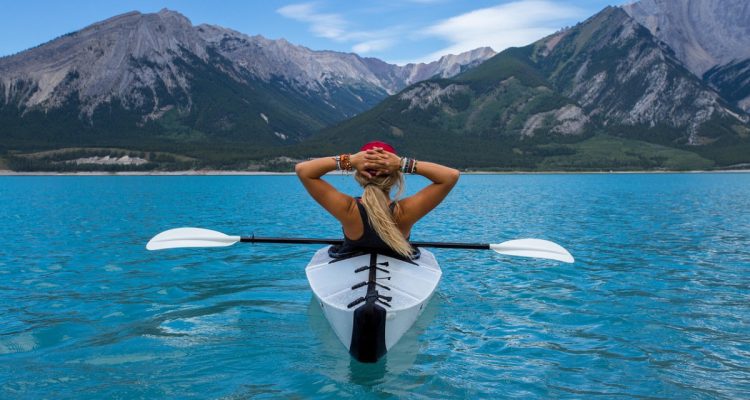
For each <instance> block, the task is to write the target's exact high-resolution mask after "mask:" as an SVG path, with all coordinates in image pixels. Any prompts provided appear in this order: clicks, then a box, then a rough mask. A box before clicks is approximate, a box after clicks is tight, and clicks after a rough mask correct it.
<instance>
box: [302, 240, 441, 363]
mask: <svg viewBox="0 0 750 400" xmlns="http://www.w3.org/2000/svg"><path fill="white" fill-rule="evenodd" d="M305 272H306V274H307V278H308V281H309V283H310V288H311V289H312V291H313V293H314V294H315V297H316V298H317V300H318V303H319V304H320V306H321V308H322V310H323V313H324V315H325V316H326V319H327V320H328V321H329V323H330V324H331V327H332V328H333V330H334V331H335V332H336V335H337V336H338V337H339V339H340V340H341V342H342V343H343V344H344V345H345V346H347V348H348V349H349V352H350V353H351V354H352V356H354V357H355V358H356V359H358V360H360V361H369V362H374V361H377V359H378V358H379V357H380V356H382V355H383V354H385V352H386V351H387V350H389V349H390V348H391V347H392V346H393V345H394V344H395V343H396V342H398V340H399V339H400V338H401V336H403V334H404V333H405V332H406V331H407V330H408V329H409V328H410V327H411V326H412V325H413V324H414V322H415V321H416V319H417V317H418V316H419V314H421V312H422V310H423V308H424V306H425V304H426V303H427V301H429V299H430V297H431V296H432V294H433V293H434V291H435V288H436V287H437V285H438V283H439V281H440V277H441V275H442V271H441V270H440V267H439V265H438V263H437V261H436V260H435V257H434V255H433V254H432V253H431V252H429V251H426V250H421V256H420V258H419V259H416V260H406V259H400V258H396V257H395V256H390V255H385V254H377V253H366V254H361V255H355V256H353V257H349V258H343V259H334V258H331V257H330V256H329V255H328V247H324V248H322V249H320V250H318V251H317V252H316V253H315V255H314V256H313V258H312V260H310V263H309V264H308V265H307V267H306V268H305Z"/></svg>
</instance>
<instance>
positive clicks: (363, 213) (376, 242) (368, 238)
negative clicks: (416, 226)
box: [328, 197, 396, 258]
mask: <svg viewBox="0 0 750 400" xmlns="http://www.w3.org/2000/svg"><path fill="white" fill-rule="evenodd" d="M355 201H356V203H357V209H358V210H359V216H360V218H362V237H360V238H359V239H357V240H353V239H350V238H348V237H346V234H344V243H343V244H341V245H338V246H331V247H330V248H329V249H328V255H330V256H331V257H332V258H343V257H351V256H353V255H355V254H361V253H367V252H370V251H373V250H375V251H378V252H389V253H390V252H393V250H391V248H390V247H388V245H387V244H386V243H385V242H384V241H383V239H381V238H380V236H378V233H377V232H375V229H374V228H373V227H372V226H371V225H370V219H369V218H367V210H365V206H364V205H362V202H361V201H360V198H359V197H356V198H355ZM395 207H396V202H395V201H394V202H392V203H391V204H390V205H389V206H388V208H390V210H391V214H393V210H394V209H395ZM342 230H343V229H342Z"/></svg>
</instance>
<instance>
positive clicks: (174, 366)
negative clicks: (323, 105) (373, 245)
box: [0, 174, 750, 399]
mask: <svg viewBox="0 0 750 400" xmlns="http://www.w3.org/2000/svg"><path fill="white" fill-rule="evenodd" d="M328 179H329V180H330V181H331V182H333V183H334V184H335V185H337V186H338V187H339V188H340V189H341V190H343V191H345V192H348V193H350V194H358V193H359V192H358V190H357V186H356V184H355V183H354V182H353V179H352V178H351V177H350V176H339V175H335V176H331V177H329V178H328ZM425 184H426V181H425V180H424V179H422V178H419V177H409V179H408V182H407V189H408V191H409V192H414V191H415V190H417V189H419V188H420V187H422V186H423V185H425ZM181 226H194V227H203V228H209V229H215V230H219V231H222V232H225V233H227V234H232V235H252V234H256V235H258V236H295V237H338V236H340V227H339V226H338V225H337V223H336V221H335V220H334V219H333V218H332V217H330V216H329V215H328V214H326V213H325V212H324V211H323V209H322V208H320V207H319V206H318V205H317V204H316V203H314V202H313V200H312V199H310V198H309V197H308V196H307V194H306V193H305V192H304V189H303V188H302V186H301V185H300V184H299V182H298V180H297V179H296V177H294V176H185V177H182V176H177V177H165V176H161V177H160V176H56V177H0V398H2V399H37V398H54V399H65V398H73V399H87V398H90V399H100V398H124V399H129V398H228V399H242V398H341V397H350V398H398V397H409V398H416V399H442V398H481V397H484V398H521V399H529V398H542V399H543V398H638V399H642V398H649V399H651V398H653V399H659V398H670V399H688V398H690V399H715V398H726V399H739V398H750V174H612V175H609V174H602V175H464V176H462V177H461V180H460V182H459V183H458V185H457V186H456V188H455V189H454V191H453V192H452V193H451V194H450V195H449V197H448V198H447V199H446V200H445V202H444V203H443V204H442V205H440V206H439V207H438V208H437V209H436V210H435V211H434V212H433V213H431V214H430V215H428V216H427V217H426V218H425V219H423V220H422V221H420V222H419V223H418V224H417V225H416V226H415V228H414V230H413V232H412V239H413V240H425V241H427V240H429V241H457V242H493V243H497V242H502V241H505V240H510V239H517V238H528V237H535V238H541V239H547V240H551V241H554V242H556V243H559V244H561V245H563V246H564V247H566V248H567V249H568V250H569V251H570V252H571V253H572V254H573V255H574V256H575V258H576V263H575V264H562V263H557V262H553V261H546V260H537V259H529V258H517V257H505V256H501V255H498V254H495V253H493V252H489V251H468V250H440V249H436V250H434V253H435V255H436V256H437V258H438V260H439V261H440V263H441V267H442V269H443V278H442V281H441V283H440V286H439V287H438V290H437V292H436V294H435V296H434V297H433V299H432V301H431V303H430V304H429V306H428V307H427V309H426V312H425V313H424V314H423V315H422V317H421V319H420V320H419V321H418V322H417V324H416V325H415V326H414V328H412V330H411V331H410V332H409V333H407V335H406V337H404V338H403V339H402V340H401V341H400V342H399V343H398V344H397V345H396V347H394V348H393V349H392V350H391V352H390V353H389V354H388V355H387V356H386V357H385V358H384V359H382V360H381V361H380V362H379V363H377V364H359V363H357V362H356V361H353V360H351V358H350V356H349V355H348V353H347V351H346V349H345V347H344V346H343V345H342V344H341V343H340V342H339V341H338V339H337V338H336V337H335V335H334V334H333V332H332V331H331V330H330V328H329V326H328V324H327V321H326V320H325V318H324V317H323V316H322V313H321V311H320V309H319V308H318V306H317V305H316V304H315V303H314V302H312V301H311V299H312V294H311V292H310V290H309V287H308V285H307V281H306V278H305V273H304V267H305V265H306V264H307V262H308V260H309V258H310V257H311V256H312V254H313V252H314V251H315V250H316V249H317V248H318V247H319V246H311V245H278V244H274V245H272V244H269V245H248V244H237V245H234V246H232V247H227V248H210V249H178V250H164V251H157V252H149V251H147V250H146V249H145V244H146V242H147V241H148V240H149V239H150V238H151V237H152V236H153V235H155V234H157V233H159V232H161V231H163V230H166V229H170V228H176V227H181Z"/></svg>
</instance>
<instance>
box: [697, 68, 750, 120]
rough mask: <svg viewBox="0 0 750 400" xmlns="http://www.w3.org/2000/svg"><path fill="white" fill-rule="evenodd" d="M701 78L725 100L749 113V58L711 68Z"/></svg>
mask: <svg viewBox="0 0 750 400" xmlns="http://www.w3.org/2000/svg"><path fill="white" fill-rule="evenodd" d="M703 78H704V79H705V80H706V81H707V82H708V83H709V84H711V86H712V87H714V88H716V90H717V91H719V93H721V94H722V96H723V97H724V98H725V99H727V100H728V101H730V102H732V103H734V104H736V105H737V106H738V107H739V108H741V109H743V110H744V111H745V112H747V113H750V58H748V59H746V60H739V61H733V62H730V63H729V64H726V65H721V66H717V67H714V68H711V69H710V70H708V71H706V73H705V74H704V75H703Z"/></svg>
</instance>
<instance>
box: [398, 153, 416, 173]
mask: <svg viewBox="0 0 750 400" xmlns="http://www.w3.org/2000/svg"><path fill="white" fill-rule="evenodd" d="M400 170H401V172H403V173H405V174H415V173H417V160H416V159H414V158H409V157H401V167H400Z"/></svg>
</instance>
